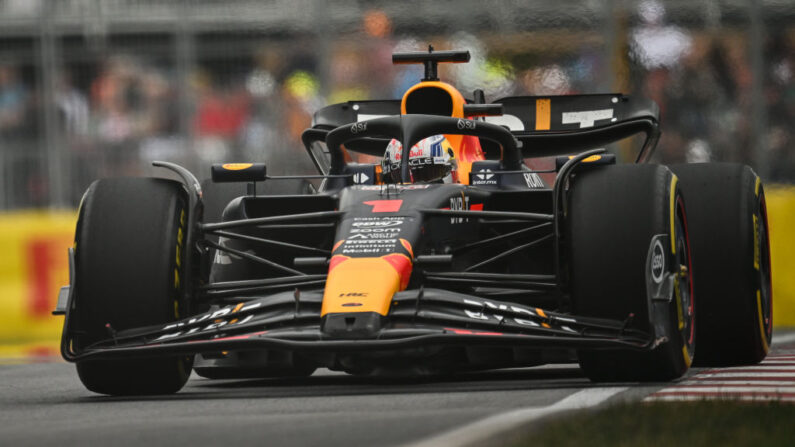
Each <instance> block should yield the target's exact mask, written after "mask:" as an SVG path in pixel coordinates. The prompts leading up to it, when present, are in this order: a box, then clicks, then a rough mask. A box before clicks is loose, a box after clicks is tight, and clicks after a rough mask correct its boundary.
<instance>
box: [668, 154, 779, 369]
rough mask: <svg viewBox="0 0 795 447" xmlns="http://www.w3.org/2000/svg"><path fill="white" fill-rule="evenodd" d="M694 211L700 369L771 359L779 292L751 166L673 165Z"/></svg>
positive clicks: (760, 190)
mask: <svg viewBox="0 0 795 447" xmlns="http://www.w3.org/2000/svg"><path fill="white" fill-rule="evenodd" d="M671 169H672V170H673V171H674V172H675V173H676V175H677V176H679V178H680V179H681V184H682V187H683V188H684V189H685V192H686V194H687V201H688V207H689V208H688V209H689V210H690V214H689V215H688V217H689V219H690V220H689V222H690V231H691V234H692V236H693V238H692V241H693V267H694V269H695V271H696V272H697V275H698V281H697V282H696V284H695V286H696V295H697V296H698V297H699V303H698V310H697V311H696V320H697V321H698V330H697V334H696V337H697V338H698V351H696V357H695V362H696V364H697V365H698V366H731V365H748V364H755V363H758V362H760V361H761V360H762V359H764V358H765V356H766V355H767V352H768V350H769V346H770V340H771V337H772V330H773V318H772V316H773V315H772V314H773V292H772V286H771V275H770V246H769V241H768V231H767V209H766V206H765V191H764V188H763V187H762V183H761V181H760V179H759V177H758V176H757V175H756V173H754V171H753V170H752V169H751V168H749V167H748V166H744V165H740V164H734V163H698V164H688V165H678V166H672V167H671Z"/></svg>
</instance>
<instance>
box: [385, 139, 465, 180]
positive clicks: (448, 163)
mask: <svg viewBox="0 0 795 447" xmlns="http://www.w3.org/2000/svg"><path fill="white" fill-rule="evenodd" d="M402 158H403V145H402V144H401V143H400V141H398V140H396V139H392V141H390V142H389V144H388V145H387V147H386V153H385V154H384V159H383V161H382V162H381V171H382V172H383V176H384V181H385V182H387V183H400V182H401V178H400V161H401V159H402ZM454 165H455V160H454V152H453V146H452V145H451V144H450V142H449V141H447V138H445V136H444V135H434V136H432V137H428V138H425V139H424V140H421V141H420V142H419V143H417V144H415V145H414V146H412V148H411V151H410V152H409V172H410V174H411V183H418V182H419V183H423V182H424V183H434V182H438V183H452V182H453V174H454V171H455V168H454Z"/></svg>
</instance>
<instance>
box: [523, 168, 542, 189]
mask: <svg viewBox="0 0 795 447" xmlns="http://www.w3.org/2000/svg"><path fill="white" fill-rule="evenodd" d="M523 175H524V182H525V183H526V184H527V187H528V188H533V189H538V188H546V185H544V181H543V180H541V177H539V176H538V174H536V173H533V172H528V173H525V174H523Z"/></svg>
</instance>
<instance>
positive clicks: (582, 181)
mask: <svg viewBox="0 0 795 447" xmlns="http://www.w3.org/2000/svg"><path fill="white" fill-rule="evenodd" d="M566 223H567V229H566V230H567V232H566V239H567V241H568V247H569V248H568V250H569V259H570V274H571V294H572V300H573V305H574V311H575V314H577V315H583V316H591V317H600V318H609V319H613V320H622V321H626V322H627V325H628V328H632V329H638V330H642V331H645V332H648V333H654V336H655V339H656V340H655V341H656V342H658V343H659V344H658V345H657V346H656V347H654V349H652V350H650V351H640V350H632V349H610V350H581V351H579V352H578V358H579V362H580V366H581V368H582V370H583V372H584V373H585V375H586V376H587V377H588V378H590V379H591V380H592V381H595V382H605V381H665V380H671V379H675V378H677V377H680V376H681V375H682V374H684V373H685V372H686V371H687V369H688V368H689V367H690V363H691V361H692V358H693V353H694V347H695V340H696V338H695V312H694V305H695V301H694V295H693V293H692V292H693V289H692V281H691V277H690V272H691V271H692V269H691V265H690V250H689V248H690V243H689V238H688V225H687V217H686V215H685V206H684V199H683V197H682V193H681V190H680V188H679V185H678V181H677V178H676V177H675V176H674V175H673V174H672V173H671V171H670V170H669V169H668V168H666V167H665V166H660V165H616V166H607V167H604V168H600V169H593V170H588V171H584V172H581V173H579V174H577V175H576V177H575V178H574V179H572V183H571V188H570V193H569V204H568V215H567V216H566ZM652 255H653V256H654V258H655V260H659V261H658V262H657V263H656V264H655V263H652V264H651V265H652V266H653V267H652V268H651V269H649V268H648V267H647V258H648V257H649V256H652ZM655 268H659V269H660V270H659V271H655ZM647 270H651V271H647ZM650 278H660V279H659V282H660V283H662V280H663V278H672V289H673V290H671V291H670V294H669V295H668V298H669V299H670V301H666V300H665V299H663V300H662V301H661V304H655V305H654V307H653V310H652V312H653V313H654V315H653V316H652V319H656V320H655V321H658V322H661V323H658V324H657V326H659V327H658V328H657V329H656V330H655V329H654V328H653V327H652V322H651V321H649V320H650V318H649V315H650V312H649V303H650V300H649V298H647V296H648V294H649V293H648V292H647V281H649V280H654V279H650ZM657 303H660V302H659V301H657ZM661 330H662V331H663V333H660V331H661Z"/></svg>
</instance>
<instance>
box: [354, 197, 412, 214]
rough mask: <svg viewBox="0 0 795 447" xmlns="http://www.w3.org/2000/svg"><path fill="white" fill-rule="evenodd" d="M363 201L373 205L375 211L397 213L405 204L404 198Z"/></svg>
mask: <svg viewBox="0 0 795 447" xmlns="http://www.w3.org/2000/svg"><path fill="white" fill-rule="evenodd" d="M363 203H364V204H365V205H370V206H372V207H373V211H372V212H374V213H396V212H398V211H400V207H401V205H403V201H402V200H369V201H367V202H363Z"/></svg>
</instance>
